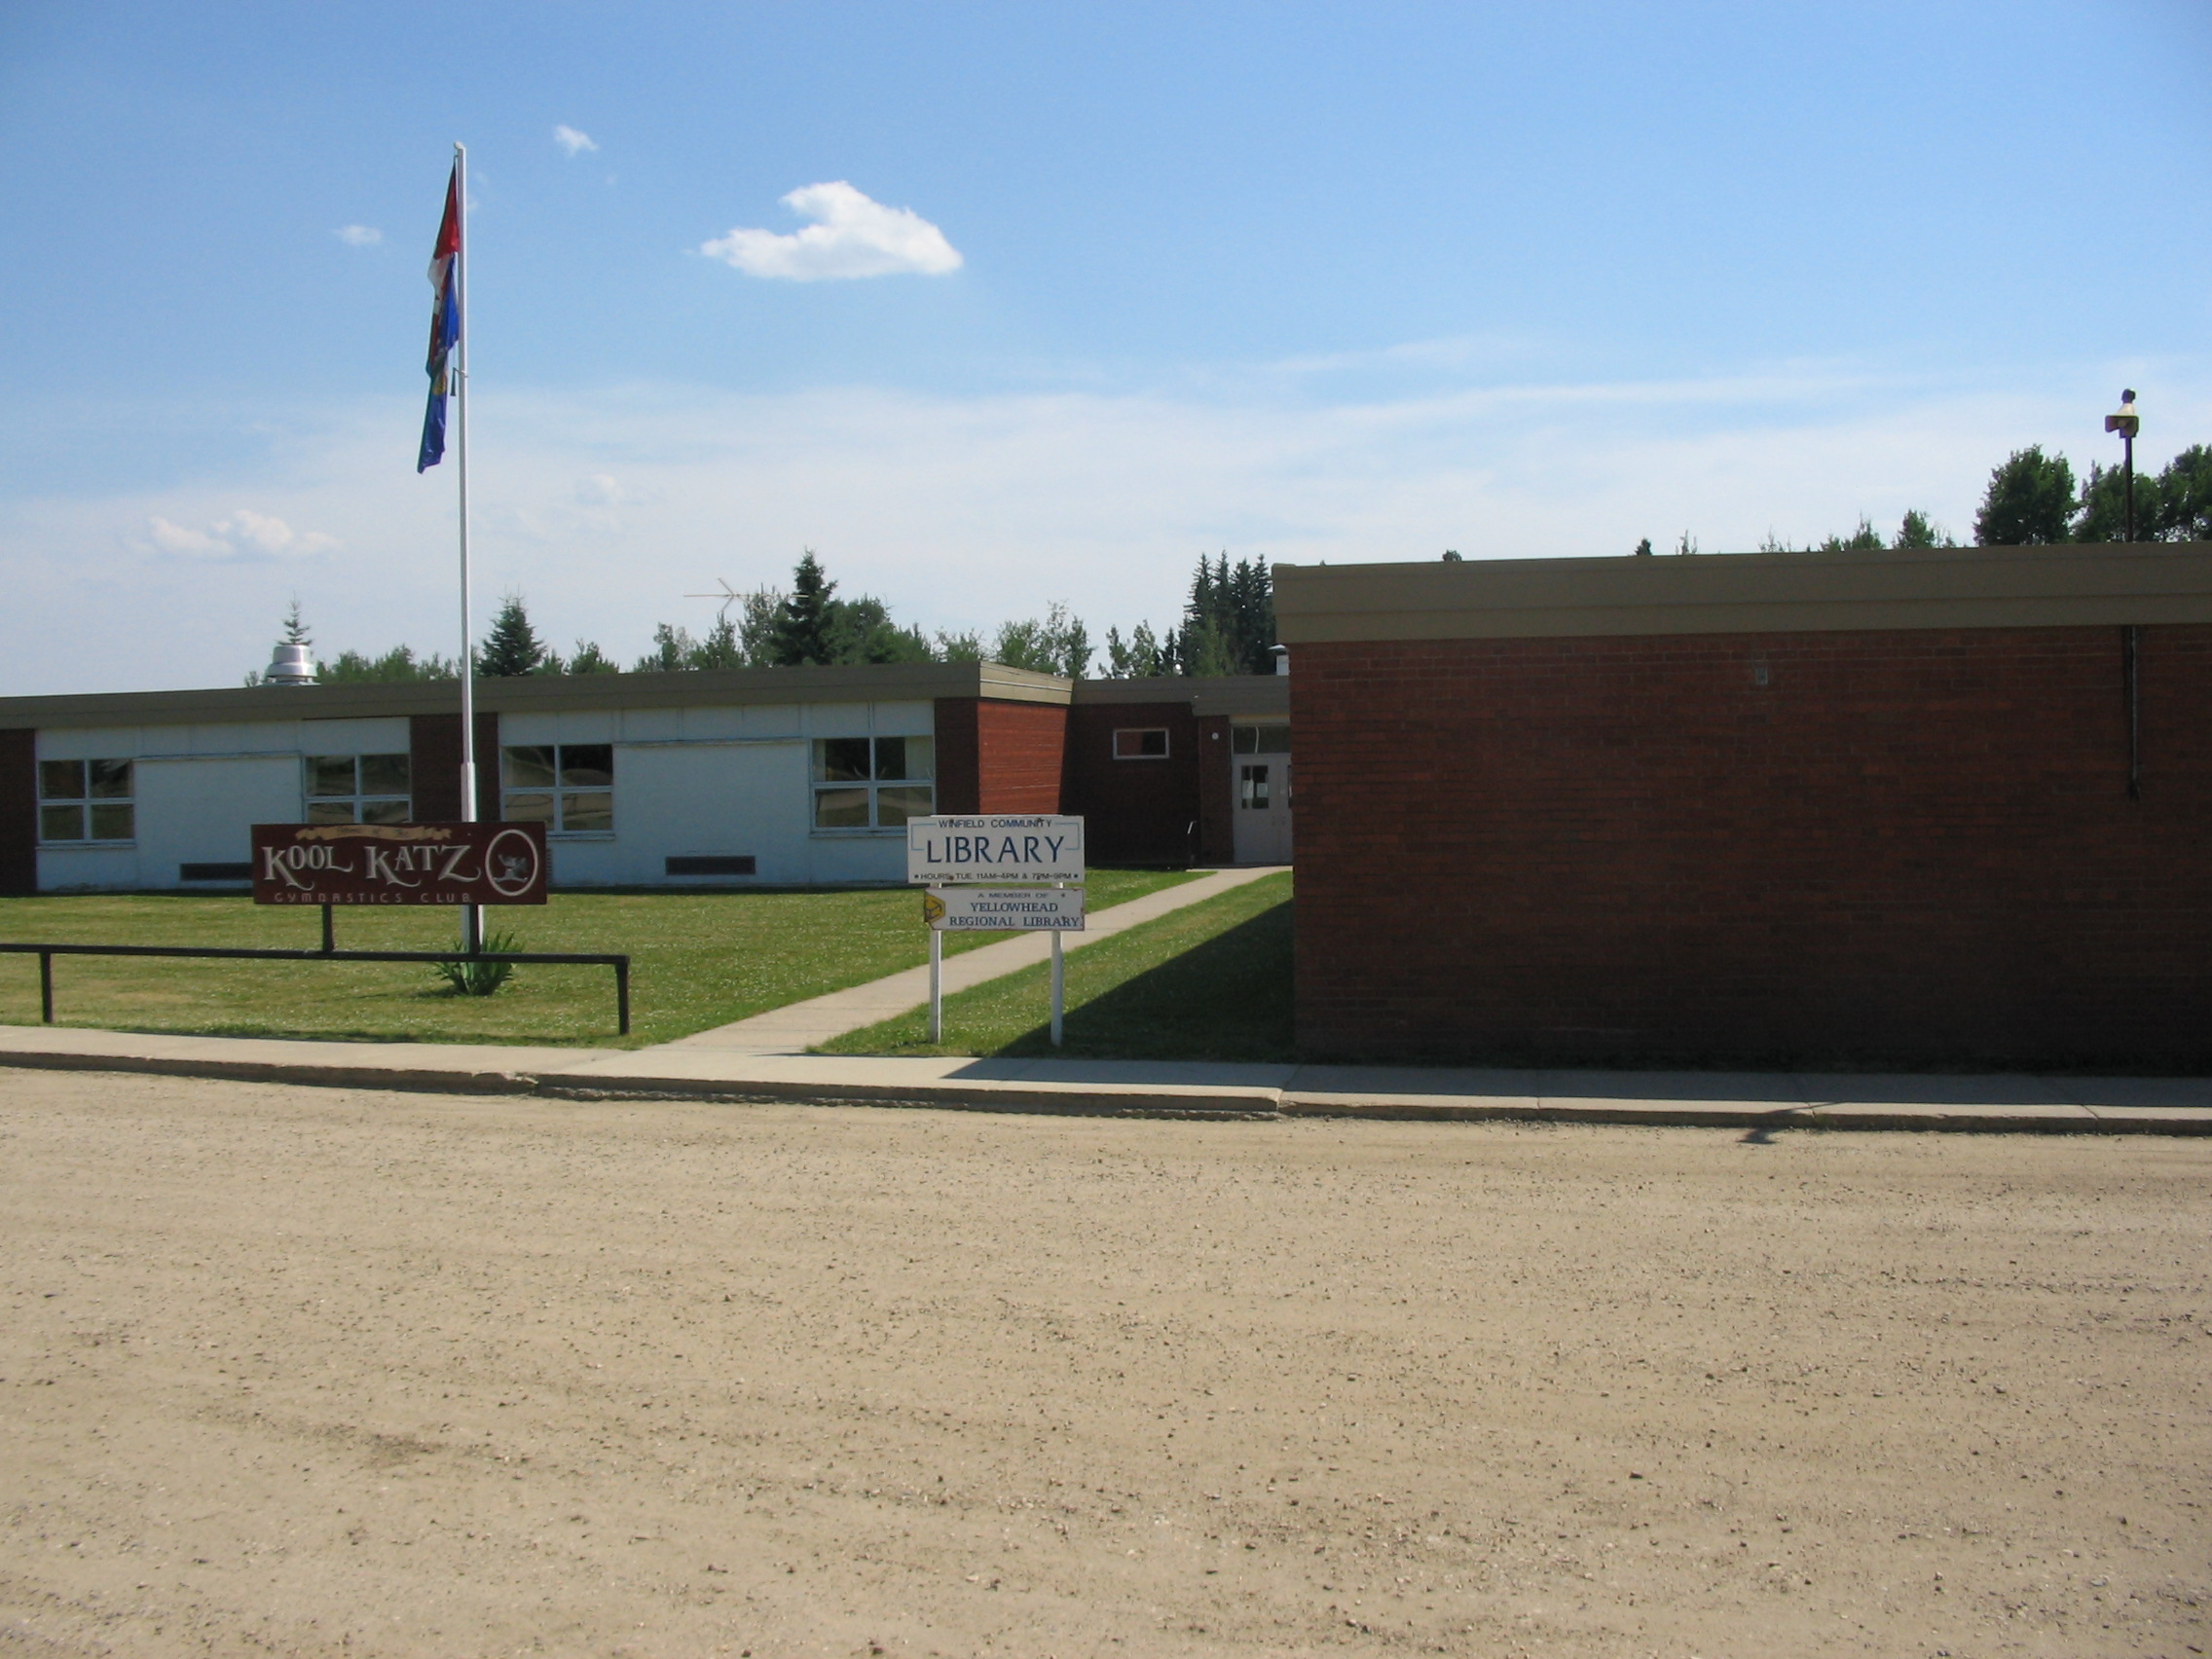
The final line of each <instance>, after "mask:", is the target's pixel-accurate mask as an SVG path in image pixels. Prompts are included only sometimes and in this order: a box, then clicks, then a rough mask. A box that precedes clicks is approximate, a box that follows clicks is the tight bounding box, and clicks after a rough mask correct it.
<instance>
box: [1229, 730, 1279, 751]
mask: <svg viewBox="0 0 2212 1659" xmlns="http://www.w3.org/2000/svg"><path fill="white" fill-rule="evenodd" d="M1229 745H1230V748H1231V749H1233V750H1235V753H1237V754H1238V755H1288V754H1289V753H1290V727H1288V726H1286V725H1240V726H1235V727H1232V728H1231V730H1230V733H1229Z"/></svg>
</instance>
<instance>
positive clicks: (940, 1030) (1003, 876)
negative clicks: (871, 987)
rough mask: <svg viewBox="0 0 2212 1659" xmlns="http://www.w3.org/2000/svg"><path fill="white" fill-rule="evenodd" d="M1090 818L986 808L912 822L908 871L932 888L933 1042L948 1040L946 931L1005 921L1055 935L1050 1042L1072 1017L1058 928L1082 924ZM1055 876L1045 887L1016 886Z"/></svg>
mask: <svg viewBox="0 0 2212 1659" xmlns="http://www.w3.org/2000/svg"><path fill="white" fill-rule="evenodd" d="M1084 873H1085V866H1084V852H1083V820H1082V819H1080V818H1070V817H1062V816H1057V815H1034V816H1033V815H1028V814H1015V813H986V814H977V815H974V816H963V817H954V816H950V815H947V816H944V817H936V818H910V819H908V820H907V821H906V880H907V882H908V884H909V885H913V886H919V887H922V888H923V889H925V891H924V892H923V894H922V921H923V923H924V925H926V926H927V927H928V928H929V930H930V1041H931V1042H932V1043H933V1044H934V1043H941V1042H943V1041H944V935H945V934H946V933H947V932H967V931H989V932H999V931H1002V930H1006V929H1017V930H1023V931H1044V932H1049V933H1050V934H1051V936H1052V1046H1053V1047H1054V1048H1058V1047H1059V1045H1060V1039H1061V1033H1062V1029H1063V1027H1064V1024H1065V1012H1066V1002H1067V970H1066V963H1065V957H1064V955H1063V953H1062V950H1061V946H1060V935H1061V934H1063V933H1080V932H1081V931H1082V930H1083V910H1084V887H1083V882H1084ZM1015 882H1037V883H1044V882H1050V883H1051V886H1049V887H1047V886H1012V885H1008V884H1010V883H1015Z"/></svg>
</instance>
